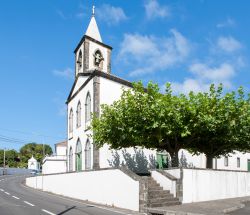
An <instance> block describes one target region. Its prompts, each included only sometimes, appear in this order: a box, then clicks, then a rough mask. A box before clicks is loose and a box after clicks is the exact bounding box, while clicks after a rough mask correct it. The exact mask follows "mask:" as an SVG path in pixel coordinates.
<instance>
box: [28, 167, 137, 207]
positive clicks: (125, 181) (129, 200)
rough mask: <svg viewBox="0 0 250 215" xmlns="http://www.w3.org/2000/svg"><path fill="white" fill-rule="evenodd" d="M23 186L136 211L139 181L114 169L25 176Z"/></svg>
mask: <svg viewBox="0 0 250 215" xmlns="http://www.w3.org/2000/svg"><path fill="white" fill-rule="evenodd" d="M26 185H27V186H30V187H33V188H36V189H41V190H43V191H48V192H52V193H55V194H59V195H63V196H68V197H72V198H76V199H81V200H88V201H91V202H96V203H100V204H107V205H111V206H116V207H120V208H125V209H130V210H134V211H139V181H136V180H134V179H132V178H131V177H129V176H128V175H126V174H125V173H123V172H122V171H121V170H118V169H110V170H98V171H86V172H77V173H65V174H55V175H44V176H36V177H30V178H26Z"/></svg>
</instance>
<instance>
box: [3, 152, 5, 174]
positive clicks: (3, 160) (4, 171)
mask: <svg viewBox="0 0 250 215" xmlns="http://www.w3.org/2000/svg"><path fill="white" fill-rule="evenodd" d="M4 174H5V148H4V149H3V175H4Z"/></svg>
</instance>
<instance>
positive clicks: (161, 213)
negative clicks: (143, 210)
mask: <svg viewBox="0 0 250 215" xmlns="http://www.w3.org/2000/svg"><path fill="white" fill-rule="evenodd" d="M148 213H149V214H150V215H205V214H201V213H193V212H183V211H171V210H160V209H152V208H150V209H148Z"/></svg>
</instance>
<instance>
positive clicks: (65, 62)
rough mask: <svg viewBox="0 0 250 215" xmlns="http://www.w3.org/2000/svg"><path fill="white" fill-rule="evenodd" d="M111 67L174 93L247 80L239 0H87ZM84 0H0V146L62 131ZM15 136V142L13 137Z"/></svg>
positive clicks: (245, 26) (245, 21)
mask: <svg viewBox="0 0 250 215" xmlns="http://www.w3.org/2000/svg"><path fill="white" fill-rule="evenodd" d="M94 3H95V5H96V19H97V23H98V26H99V29H100V32H101V35H102V39H103V41H104V43H106V44H108V45H110V46H112V47H113V53H112V73H113V74H115V75H117V76H120V77H122V78H124V79H127V80H130V81H138V80H142V81H143V82H144V83H147V82H148V81H150V80H152V81H154V82H157V83H158V84H159V85H160V86H162V88H164V84H165V83H166V82H171V83H172V86H173V89H174V91H175V92H184V93H186V92H188V91H189V90H194V91H205V90H206V89H207V88H208V86H209V84H210V83H220V82H221V83H223V84H224V86H225V89H226V90H235V89H237V87H239V86H244V87H245V89H246V90H247V91H249V88H250V70H249V63H250V60H249V59H250V58H249V56H250V53H249V48H250V39H249V38H250V28H249V8H250V2H249V1H248V0H239V1H228V0H220V1H216V0H188V1H187V0H175V1H171V0H169V1H168V0H138V1H134V0H126V1H125V0H109V1H101V0H99V1H97V0H96V1H94ZM92 4H93V1H90V0H89V1H87V0H82V1H80V0H74V1H73V0H60V1H56V0H45V1H38V0H23V1H20V0H3V1H1V4H0V70H1V71H0V91H1V109H0V122H1V123H0V137H2V139H3V138H6V137H8V138H9V137H11V138H12V140H11V141H10V142H12V143H10V142H4V141H3V140H1V138H0V148H3V147H6V148H15V149H19V148H20V147H21V146H22V145H23V143H24V142H26V141H36V142H39V143H41V142H45V143H48V144H51V145H52V146H53V144H54V143H56V142H57V141H61V140H63V139H65V138H66V115H65V110H66V109H65V100H66V98H67V96H68V93H69V90H70V88H71V86H72V84H73V81H74V77H73V76H74V74H73V71H74V54H73V50H74V48H75V47H76V45H77V43H78V42H79V40H80V39H81V37H82V36H83V35H84V33H85V31H86V28H87V25H88V22H89V20H90V16H91V7H92ZM13 139H15V140H13Z"/></svg>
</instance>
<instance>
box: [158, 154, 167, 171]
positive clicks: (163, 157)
mask: <svg viewBox="0 0 250 215" xmlns="http://www.w3.org/2000/svg"><path fill="white" fill-rule="evenodd" d="M156 161H157V169H163V168H167V167H168V156H167V154H165V153H157V155H156Z"/></svg>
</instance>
